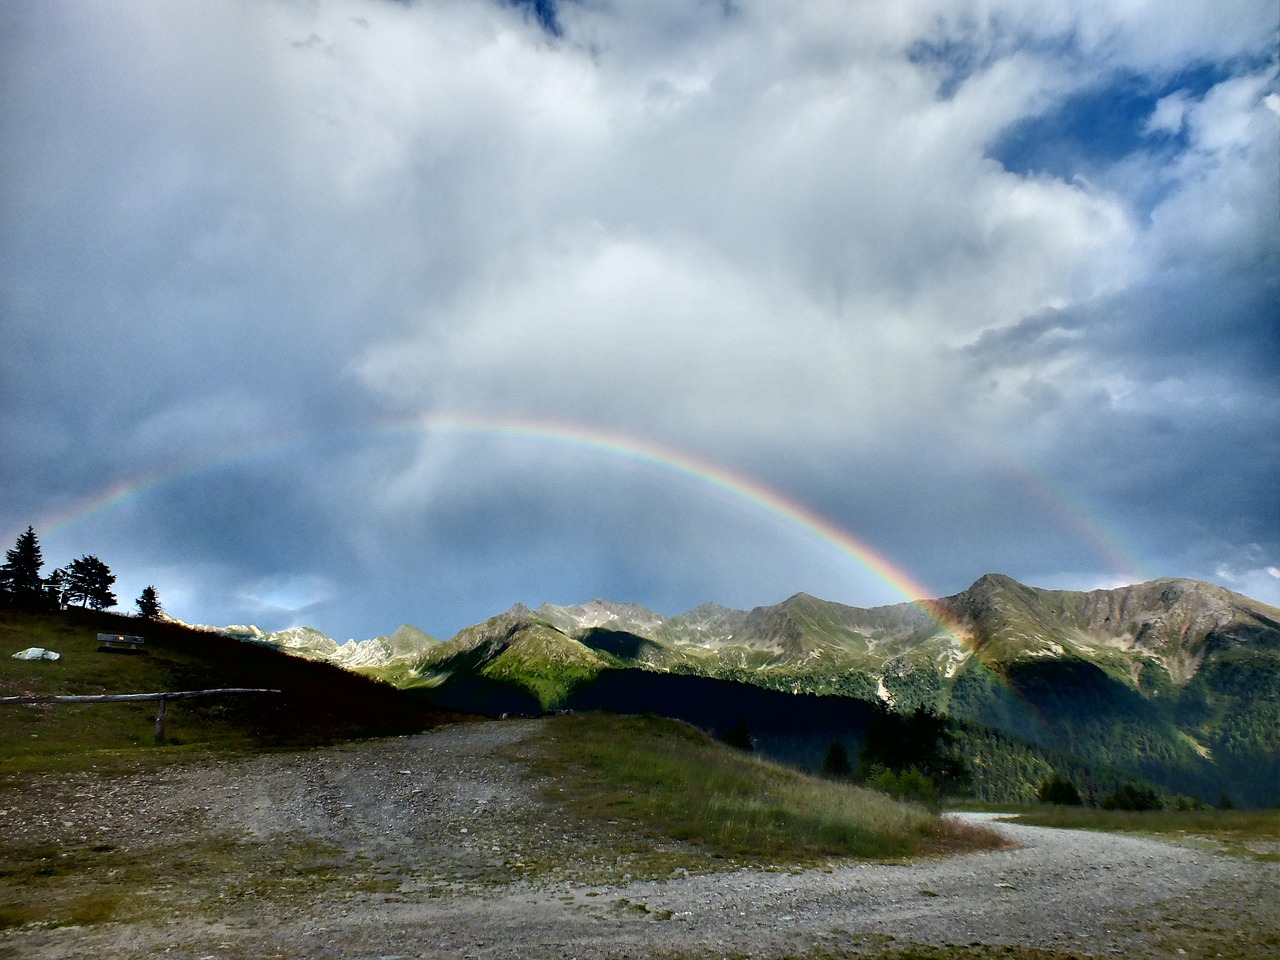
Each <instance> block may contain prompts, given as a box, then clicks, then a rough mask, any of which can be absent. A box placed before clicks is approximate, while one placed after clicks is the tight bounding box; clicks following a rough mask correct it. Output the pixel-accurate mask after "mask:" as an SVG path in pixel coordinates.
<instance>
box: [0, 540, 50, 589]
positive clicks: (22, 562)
mask: <svg viewBox="0 0 1280 960" xmlns="http://www.w3.org/2000/svg"><path fill="white" fill-rule="evenodd" d="M42 566H44V557H43V556H42V555H41V553H40V541H39V540H37V539H36V532H35V530H34V529H32V528H31V527H27V532H26V533H24V534H22V535H20V536H19V537H18V541H17V543H15V544H14V546H13V549H12V550H9V551H8V552H7V553H6V554H5V557H4V566H3V567H0V586H2V587H3V588H4V589H5V590H8V591H9V593H10V594H11V595H12V600H13V602H14V603H18V604H23V605H33V604H35V603H36V602H37V601H38V600H39V599H40V597H41V595H42V593H43V592H44V581H43V580H41V579H40V568H41V567H42Z"/></svg>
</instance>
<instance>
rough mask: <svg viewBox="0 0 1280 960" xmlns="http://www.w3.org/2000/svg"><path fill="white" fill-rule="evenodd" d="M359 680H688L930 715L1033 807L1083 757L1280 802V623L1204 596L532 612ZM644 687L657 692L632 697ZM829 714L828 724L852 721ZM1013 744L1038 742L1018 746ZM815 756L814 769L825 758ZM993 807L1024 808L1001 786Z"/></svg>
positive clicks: (545, 687) (1193, 790)
mask: <svg viewBox="0 0 1280 960" xmlns="http://www.w3.org/2000/svg"><path fill="white" fill-rule="evenodd" d="M321 636H322V635H321ZM422 636H425V635H422ZM304 640H305V641H314V643H315V646H314V648H313V653H314V651H315V650H319V649H320V647H322V646H323V644H322V643H320V641H319V640H318V639H317V638H316V636H315V635H314V634H313V633H307V632H305V631H303V632H296V631H295V632H294V633H292V634H289V635H287V636H285V637H284V638H282V641H281V643H282V648H287V647H288V645H289V643H290V642H292V643H293V644H294V645H295V646H297V645H299V644H301V643H302V642H303V641H304ZM255 642H270V637H261V638H257V639H256V641H255ZM326 649H327V648H326ZM355 669H357V670H359V672H362V673H365V674H367V675H370V676H373V677H376V678H378V679H383V680H387V681H389V682H391V683H393V684H395V685H396V686H398V687H402V688H408V689H412V690H416V691H417V692H418V693H419V694H420V695H422V696H425V697H428V698H431V699H434V701H435V702H436V703H438V704H440V705H442V706H447V707H450V708H452V709H474V710H475V711H477V712H490V713H494V714H497V713H508V712H510V713H538V712H542V711H547V710H556V709H579V708H581V709H586V708H593V709H595V708H600V707H601V706H603V707H604V708H605V709H610V706H609V705H610V704H611V703H621V702H624V701H625V702H627V703H631V704H632V705H633V706H635V708H636V709H653V711H654V712H662V711H663V710H668V711H680V710H687V705H684V706H682V705H681V704H680V703H678V702H677V701H678V699H679V697H680V696H688V695H691V694H690V693H689V691H707V690H711V689H713V688H712V687H709V686H707V685H705V684H701V685H699V684H693V685H690V684H687V683H686V684H684V685H683V686H681V685H680V684H677V683H675V680H676V679H678V678H687V679H689V680H693V679H697V678H701V679H704V680H707V681H715V682H729V683H732V684H737V685H741V686H743V687H748V688H755V689H759V690H763V691H769V692H771V693H777V694H788V695H792V697H793V699H791V700H786V699H783V700H767V701H766V700H764V699H760V698H755V699H752V698H750V697H747V698H746V699H742V698H737V699H735V698H734V697H729V696H727V695H725V696H723V697H722V696H721V694H720V693H717V694H716V696H717V697H720V699H721V701H722V702H723V703H725V704H730V703H738V704H747V703H754V704H756V705H757V706H758V707H759V709H766V708H765V707H764V706H762V705H763V704H765V703H766V702H767V703H768V704H769V706H768V707H767V709H768V710H769V711H774V712H776V711H779V710H781V711H783V712H786V711H787V710H797V711H801V712H803V711H802V708H801V699H803V698H806V697H807V698H819V699H822V698H836V699H840V698H844V699H845V700H848V701H860V702H863V703H867V704H870V705H872V706H876V707H878V708H880V709H887V710H890V711H892V712H896V713H898V714H910V713H912V712H913V711H916V710H920V709H923V710H926V711H929V712H933V713H937V714H939V715H942V716H945V717H949V718H951V719H952V720H953V721H954V722H956V723H961V724H972V725H977V726H976V727H974V728H973V731H974V732H973V733H972V735H971V737H970V740H971V750H972V752H973V753H974V756H973V758H972V760H973V762H974V763H975V765H976V768H978V771H979V773H980V774H981V776H985V777H987V778H988V781H989V782H990V783H995V782H996V781H1000V782H1004V780H1001V778H1004V779H1005V780H1007V779H1008V778H1009V777H1010V776H1013V775H1012V774H1010V773H1008V768H1009V763H1010V762H1011V761H1009V759H1008V757H1003V758H1000V757H995V758H993V755H992V754H991V752H990V751H991V750H992V749H996V748H993V747H991V746H990V745H991V744H993V743H996V742H997V741H998V742H1000V743H1004V744H1005V747H1000V748H999V750H997V752H999V751H1000V750H1003V751H1004V752H1005V753H1009V751H1010V750H1012V753H1011V754H1010V756H1012V755H1013V754H1018V755H1019V756H1023V757H1024V759H1023V760H1019V761H1018V763H1020V764H1022V768H1023V772H1022V773H1020V774H1017V776H1018V777H1021V778H1022V779H1021V780H1019V781H1018V787H1017V789H1018V790H1019V791H1021V792H1020V793H1018V794H1017V796H1020V797H1022V798H1023V799H1027V798H1029V797H1028V795H1027V793H1026V791H1027V789H1029V787H1028V784H1027V781H1026V777H1027V776H1028V774H1026V772H1025V771H1026V770H1028V769H1033V768H1035V769H1040V768H1041V767H1043V764H1044V762H1046V761H1043V757H1045V756H1049V755H1050V754H1049V753H1045V752H1044V751H1050V752H1051V753H1052V755H1054V756H1067V757H1074V758H1077V759H1076V760H1072V761H1071V762H1072V763H1075V764H1077V767H1078V768H1079V769H1094V770H1101V769H1103V768H1107V769H1125V770H1131V771H1134V772H1135V774H1136V775H1139V776H1142V777H1145V778H1149V779H1150V780H1152V781H1154V782H1159V783H1161V784H1164V785H1165V786H1166V787H1168V788H1169V789H1172V790H1178V791H1182V792H1186V793H1189V794H1193V795H1196V796H1199V797H1201V798H1208V799H1212V798H1215V797H1216V796H1217V793H1218V791H1219V790H1222V789H1226V787H1225V786H1224V784H1245V785H1246V786H1245V787H1244V788H1243V792H1242V796H1243V797H1244V798H1245V799H1246V800H1247V801H1248V802H1252V803H1257V804H1267V803H1280V609H1277V608H1275V607H1271V606H1269V605H1267V604H1263V603H1261V602H1259V601H1255V600H1252V599H1250V598H1248V597H1245V596H1243V595H1241V594H1237V593H1234V592H1232V591H1230V590H1227V589H1225V588H1222V587H1218V586H1214V585H1212V584H1207V583H1203V582H1201V581H1195V580H1187V579H1178V578H1162V579H1157V580H1151V581H1146V582H1144V583H1140V584H1131V585H1128V586H1124V587H1116V588H1109V589H1100V590H1092V591H1066V590H1046V589H1042V588H1038V587H1031V586H1027V585H1025V584H1021V583H1019V582H1018V581H1016V580H1013V579H1012V578H1010V577H1007V576H1003V575H999V574H988V575H985V576H983V577H980V578H979V579H978V580H976V581H975V582H974V583H973V584H972V585H971V586H970V587H969V588H967V589H966V590H963V591H961V592H959V593H957V594H954V595H951V596H948V597H941V598H938V599H935V600H927V601H922V602H916V603H899V604H890V605H885V606H880V607H871V608H860V607H852V606H848V605H844V604H839V603H833V602H830V601H825V600H820V599H818V598H816V597H813V596H810V595H808V594H804V593H798V594H795V595H793V596H791V597H788V598H787V599H786V600H784V601H782V602H780V603H777V604H772V605H766V606H759V607H755V608H752V609H751V610H746V611H743V610H732V609H730V608H726V607H721V606H717V605H714V604H704V605H702V606H699V607H695V608H694V609H693V610H690V611H688V612H686V613H683V614H679V615H677V616H674V617H666V616H663V615H661V614H657V613H655V612H653V611H651V610H647V609H645V608H644V607H641V606H637V605H635V604H628V603H620V602H616V601H609V600H601V599H596V600H592V601H588V602H587V603H584V604H577V605H572V606H559V605H554V604H544V605H542V606H541V607H539V608H538V609H536V610H533V609H530V608H529V607H527V606H525V605H523V604H516V605H514V606H513V607H512V608H511V609H510V610H507V611H505V612H504V613H501V614H498V615H497V616H495V617H491V618H490V619H488V620H486V621H484V622H483V623H480V624H476V625H473V626H471V627H467V628H465V629H463V630H461V631H459V632H458V633H457V634H455V635H454V636H453V637H452V638H451V639H449V640H447V641H438V640H430V638H428V639H427V640H420V639H419V640H418V641H417V642H413V641H412V639H410V640H408V641H407V642H406V643H404V644H403V645H402V646H401V647H400V648H399V650H398V653H397V659H395V660H394V661H393V660H390V659H388V660H386V661H385V662H381V663H374V662H369V663H368V664H366V665H363V666H357V667H355ZM664 677H665V678H669V681H668V680H663V679H662V678H664ZM628 686H629V687H634V688H636V689H640V690H644V691H648V692H647V693H644V694H643V695H636V696H632V695H630V694H624V691H625V690H626V689H627V687H628ZM714 689H716V690H720V688H718V687H717V688H714ZM681 690H683V691H685V692H684V693H683V694H682V693H679V691H681ZM605 691H609V692H608V693H606V692H605ZM664 691H665V692H664ZM646 697H648V698H649V699H648V700H647V701H646V699H645V698H646ZM646 703H648V704H649V707H645V704H646ZM788 704H791V706H788ZM726 709H729V708H728V707H726ZM732 709H747V708H746V707H733V708H732ZM753 709H754V708H753ZM808 709H809V708H807V707H805V708H804V710H808ZM815 709H816V708H815ZM824 711H825V708H823V709H822V710H818V711H817V713H816V714H814V715H822V716H834V715H835V714H832V713H830V712H829V711H827V712H824ZM669 715H670V714H669ZM739 719H742V718H739ZM754 722H755V724H756V725H757V726H761V725H768V724H770V723H773V722H774V721H772V720H770V719H769V718H768V717H764V716H761V717H757V718H756V719H755V721H754ZM978 728H981V729H985V730H988V731H991V732H992V733H991V734H990V735H988V734H983V733H981V732H980V731H979V730H978ZM815 735H816V734H815ZM834 735H836V736H838V735H839V733H838V731H836V732H835V734H834ZM993 736H994V737H996V739H995V740H993V739H992V737H993ZM1000 737H1004V738H1005V739H1004V740H999V738H1000ZM1009 738H1014V739H1015V740H1017V741H1018V742H1019V743H1022V744H1023V745H1024V746H1018V747H1009V746H1008V745H1009V744H1011V743H1013V740H1010V739H1009ZM981 743H985V744H987V746H985V747H980V746H978V744H981ZM1027 745H1029V746H1027ZM780 749H784V748H780ZM785 749H790V748H785ZM1028 749H1029V750H1031V751H1032V753H1031V754H1027V753H1026V750H1028ZM804 750H805V751H807V753H806V754H805V755H806V756H808V757H810V758H812V753H813V749H812V744H810V745H809V746H808V747H805V748H804ZM984 750H985V751H987V753H986V754H985V755H984V754H983V752H982V751H984ZM1019 751H1021V753H1020V752H1019ZM1037 751H1039V752H1037ZM792 753H793V756H794V755H795V754H794V751H793V752H792ZM1032 754H1034V756H1036V757H1040V758H1042V759H1039V760H1035V759H1027V758H1029V757H1031V756H1032ZM819 756H820V754H819ZM984 756H985V759H984ZM804 762H812V759H809V760H805V761H804ZM984 764H985V765H986V766H983V765H984ZM1037 764H1039V765H1040V766H1039V767H1037V766H1036V765H1037ZM1028 765H1030V766H1028ZM1002 771H1003V772H1002ZM984 789H985V788H984ZM1002 789H1003V788H1002ZM1233 789H1234V788H1233ZM987 796H988V798H990V799H998V798H1007V799H1012V798H1014V797H1013V796H1012V795H1011V794H1010V793H1009V791H1005V793H1004V794H1000V793H999V791H998V790H997V789H996V788H995V787H991V788H990V789H989V790H988V792H987ZM1031 796H1032V797H1033V794H1032V795H1031Z"/></svg>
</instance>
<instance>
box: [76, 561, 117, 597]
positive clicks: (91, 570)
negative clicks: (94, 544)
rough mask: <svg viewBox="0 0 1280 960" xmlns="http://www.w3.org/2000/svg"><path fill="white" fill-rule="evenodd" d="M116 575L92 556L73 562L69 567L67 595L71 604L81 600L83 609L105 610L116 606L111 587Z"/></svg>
mask: <svg viewBox="0 0 1280 960" xmlns="http://www.w3.org/2000/svg"><path fill="white" fill-rule="evenodd" d="M115 582H116V575H115V574H114V573H112V572H111V568H110V567H108V566H107V565H106V564H105V563H103V562H102V561H101V560H99V559H98V558H97V557H95V556H92V555H86V556H83V557H81V558H80V559H79V560H72V561H71V563H69V564H68V565H67V585H66V593H67V599H68V601H69V602H72V601H76V600H79V601H80V606H82V607H93V609H95V610H105V609H107V607H114V606H115V605H116V595H115V594H114V593H112V592H111V585H112V584H113V583H115Z"/></svg>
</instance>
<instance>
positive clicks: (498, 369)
mask: <svg viewBox="0 0 1280 960" xmlns="http://www.w3.org/2000/svg"><path fill="white" fill-rule="evenodd" d="M0 58H2V61H0V69H2V70H3V74H2V75H0V129H3V130H4V136H3V137H2V138H0V178H2V180H3V183H4V188H3V191H2V192H0V322H2V323H3V329H2V331H0V337H2V343H0V346H2V348H3V349H2V350H0V364H3V368H2V372H0V380H2V382H0V398H2V401H3V402H2V405H0V443H3V449H4V450H5V456H4V458H3V460H4V462H3V465H0V482H3V488H4V491H5V497H4V501H3V504H0V520H2V521H3V523H2V524H0V529H3V530H8V531H11V533H12V536H16V535H17V533H19V532H21V530H23V529H25V527H26V525H27V524H28V523H33V524H35V525H36V529H37V532H38V533H39V534H41V536H42V540H43V542H44V543H45V554H46V557H47V558H48V559H49V560H50V561H51V562H52V563H65V562H66V561H67V560H69V559H71V558H72V557H73V556H77V555H79V554H81V553H85V552H93V553H97V554H98V555H99V556H101V557H102V558H103V559H106V560H107V561H108V562H110V563H112V565H113V567H114V568H116V570H117V572H118V573H119V574H121V586H122V587H123V590H121V591H118V592H120V593H121V596H122V597H125V596H128V597H132V596H136V595H137V591H138V590H140V589H141V586H142V585H144V584H146V583H155V584H156V585H157V587H158V589H159V590H160V595H161V598H162V600H163V601H164V602H165V603H166V604H167V606H168V607H169V608H170V609H171V610H172V611H173V612H174V613H175V614H177V615H178V616H181V617H183V618H184V619H188V620H197V621H202V622H213V621H216V622H246V621H251V622H256V623H258V624H259V625H261V626H263V627H266V628H279V627H283V626H288V625H291V624H294V623H310V624H313V625H315V626H318V627H320V628H321V629H324V630H326V632H329V633H333V634H335V635H338V636H340V637H341V636H343V635H349V636H369V635H372V634H374V633H378V632H389V631H390V630H392V629H394V627H395V626H396V624H398V623H399V622H401V621H408V622H413V623H416V624H418V625H419V626H421V627H423V628H424V629H426V630H428V631H431V632H436V633H442V634H448V633H451V632H452V631H453V630H456V629H457V628H459V627H461V626H463V625H465V624H467V623H470V622H473V621H474V620H477V619H480V618H482V617H484V616H488V615H491V614H493V613H495V612H498V611H499V610H501V609H503V608H505V607H506V606H508V605H510V604H511V603H512V602H515V601H517V600H521V601H525V602H528V603H532V604H535V605H536V604H537V603H540V602H542V601H544V600H551V601H555V602H565V603H567V602H577V601H581V600H585V599H588V598H589V597H591V596H595V595H607V596H613V597H616V598H618V599H623V600H629V601H634V602H640V603H645V604H647V605H650V606H652V607H654V608H656V609H659V610H661V611H663V612H666V613H675V612H679V611H680V610H682V609H685V608H687V607H691V606H693V605H695V604H697V603H700V602H702V601H706V600H714V601H718V602H721V603H725V604H729V605H735V606H751V605H755V604H758V603H770V602H776V601H777V600H779V599H782V598H783V597H785V596H787V595H789V594H791V593H794V592H797V591H800V590H805V591H808V592H810V593H814V594H818V595H821V596H825V597H828V598H830V599H834V600H840V601H843V602H848V603H855V604H858V605H873V604H876V603H887V602H894V601H896V600H898V599H901V597H900V596H899V595H898V593H897V592H896V591H895V590H894V589H892V588H891V587H890V586H889V585H887V584H885V583H884V582H883V581H881V580H880V579H878V578H877V577H875V576H874V575H873V574H871V573H870V572H868V571H866V570H864V569H861V568H859V567H858V566H857V565H856V564H854V563H853V562H852V561H851V560H850V559H849V558H848V557H846V556H843V555H840V554H839V553H838V552H836V551H834V550H832V549H831V548H830V547H829V545H826V544H823V543H821V542H819V541H815V540H814V539H813V538H812V537H809V536H807V535H805V534H804V533H803V531H798V530H796V529H795V528H794V527H793V526H790V525H788V524H787V523H785V522H783V521H781V520H779V519H778V518H777V517H776V516H769V515H767V514H764V513H761V512H760V511H758V510H754V509H752V508H751V507H750V506H749V505H747V504H744V503H741V502H735V501H734V500H733V498H732V497H728V498H726V497H725V496H724V495H723V494H716V493H715V492H714V491H712V490H709V489H706V488H703V487H700V486H699V485H698V484H697V483H696V482H690V481H688V480H681V479H679V478H673V477H672V476H668V475H664V474H663V473H661V472H660V471H658V472H655V471H653V470H650V469H645V468H641V467H637V466H636V465H635V464H634V463H630V462H628V461H627V460H625V459H624V458H618V457H611V456H609V455H607V454H604V453H601V452H600V451H598V450H597V451H592V450H589V449H585V448H581V447H576V448H575V447H572V446H566V445H565V444H564V443H560V442H554V441H552V440H551V439H548V438H546V437H544V438H542V439H541V440H539V439H538V438H537V437H525V438H520V437H512V436H502V435H497V434H483V433H481V434H478V435H474V436H467V435H460V434H447V435H446V434H442V433H441V432H439V431H422V432H418V433H414V432H407V431H404V430H393V429H389V428H388V425H389V424H394V423H400V422H402V421H403V419H404V418H406V417H408V418H412V417H414V416H417V415H423V414H427V415H438V414H441V413H445V412H455V411H457V412H464V413H469V414H475V415H479V416H483V417H489V418H492V419H494V420H501V419H502V418H504V417H515V416H519V417H522V418H526V419H529V420H535V421H545V422H555V423H560V424H579V425H586V426H590V427H595V428H599V429H602V430H607V431H611V432H613V433H615V434H618V435H625V436H632V437H637V438H643V439H646V440H648V441H651V442H656V443H660V444H663V445H665V446H667V447H669V448H672V449H673V450H678V451H684V452H686V453H688V454H689V455H693V456H696V457H699V458H701V459H703V460H706V461H710V462H714V463H718V464H722V465H724V466H725V467H727V468H730V469H732V470H735V471H738V472H739V473H741V474H744V475H747V476H750V477H752V478H754V479H755V480H757V481H758V482H760V483H763V484H766V485H768V486H770V487H772V488H773V489H775V490H777V491H779V492H780V493H781V494H783V495H784V496H786V497H788V498H790V499H792V500H794V501H796V502H797V503H799V504H802V505H804V506H806V507H807V508H808V509H811V510H813V511H816V512H817V513H819V514H821V515H823V516H824V517H826V518H828V519H829V520H830V521H831V522H833V523H835V524H837V525H839V526H840V527H842V528H843V529H844V530H847V531H848V532H849V533H850V534H852V535H853V536H855V537H857V538H858V539H859V540H860V541H862V542H863V543H865V544H866V545H867V546H868V547H869V548H871V549H873V550H874V551H875V552H877V553H879V554H881V555H882V556H884V557H885V558H887V559H888V560H890V561H892V562H893V563H895V564H897V565H898V566H899V567H901V568H903V569H904V570H906V571H909V572H910V573H911V574H913V575H914V577H915V579H916V580H918V581H919V582H921V583H922V584H923V585H925V586H926V587H927V588H929V589H931V590H932V591H933V592H935V593H937V594H945V593H953V592H956V591H958V590H960V589H963V588H964V587H965V586H967V585H968V584H969V583H970V582H971V581H972V580H973V579H976V577H978V576H979V575H981V574H982V573H984V572H988V571H992V570H994V571H1000V572H1006V573H1009V574H1011V575H1013V576H1015V577H1018V578H1019V579H1022V580H1024V581H1027V582H1032V583H1035V584H1038V585H1042V586H1051V587H1054V586H1057V587H1071V588H1078V587H1092V586H1101V585H1109V584H1113V583H1117V582H1121V581H1129V580H1133V579H1139V578H1142V577H1151V576H1164V575H1174V576H1194V577H1200V578H1204V579H1209V580H1214V581H1216V582H1219V583H1222V584H1224V585H1225V586H1228V587H1231V588H1233V589H1238V590H1241V591H1242V592H1245V593H1248V594H1251V595H1252V596H1255V597H1258V598H1260V599H1263V600H1266V601H1268V602H1271V603H1280V573H1278V572H1277V567H1280V530H1278V529H1277V528H1278V519H1280V518H1278V513H1280V512H1278V511H1277V510H1276V509H1275V503H1276V497H1275V477H1276V476H1277V474H1278V473H1280V470H1278V468H1280V429H1278V428H1280V370H1278V369H1277V364H1278V363H1280V359H1278V358H1280V342H1277V341H1278V340H1280V333H1278V331H1280V311H1278V309H1277V305H1278V304H1280V289H1277V287H1278V286H1280V229H1277V226H1278V224H1280V178H1277V176H1276V170H1277V169H1280V94H1278V93H1277V23H1276V12H1275V7H1274V3H1272V2H1270V0H1256V2H1245V0H1237V2H1232V3H1213V4H1210V3H1206V2H1190V0H1183V2H1162V3H1155V2H1138V0H1134V2H1126V3H1114V4H1106V5H1102V8H1099V6H1098V5H1096V4H1089V3H1061V4H1054V5H1050V6H1049V7H1048V8H1046V6H1045V5H1043V4H1033V3H1019V2H1006V3H1001V2H982V3H978V2H972V3H964V2H961V3H956V2H951V0H948V2H945V3H944V2H941V0H938V2H918V3H897V4H847V3H843V2H819V0H804V2H802V3H797V4H781V5H780V4H772V3H763V2H761V3H753V2H737V3H720V2H715V3H711V2H697V0H661V2H652V3H642V4H621V3H603V2H585V0H584V2H563V3H559V4H555V5H551V4H549V3H541V4H536V5H535V4H502V3H498V2H496V0H449V2H434V3H394V2H390V0H347V2H341V0H320V2H316V3H291V2H284V0H280V2H275V0H268V2H252V3H251V2H243V3H239V2H223V0H220V2H216V3H215V2H207V3H204V2H193V3H183V4H170V3H164V2H130V3H99V4H92V5H84V4H78V3H57V2H47V0H42V2H39V3H36V2H17V3H11V4H7V5H6V7H5V9H4V11H3V12H0ZM117 488H119V489H126V490H127V489H139V490H141V492H140V494H139V495H136V496H132V497H126V498H125V499H124V500H123V501H122V502H120V503H118V504H116V505H115V506H112V507H110V508H107V509H99V510H96V511H93V510H90V511H88V512H86V507H87V506H90V505H92V504H95V503H100V502H102V500H103V495H104V492H105V491H109V490H112V489H117Z"/></svg>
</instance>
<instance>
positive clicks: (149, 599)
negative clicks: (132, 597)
mask: <svg viewBox="0 0 1280 960" xmlns="http://www.w3.org/2000/svg"><path fill="white" fill-rule="evenodd" d="M137 604H138V615H139V616H141V617H143V618H144V619H147V620H156V619H158V618H159V616H160V614H162V613H163V612H164V610H163V609H161V607H160V598H159V597H157V596H156V588H155V587H150V586H148V587H143V588H142V596H140V597H138V600H137Z"/></svg>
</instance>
